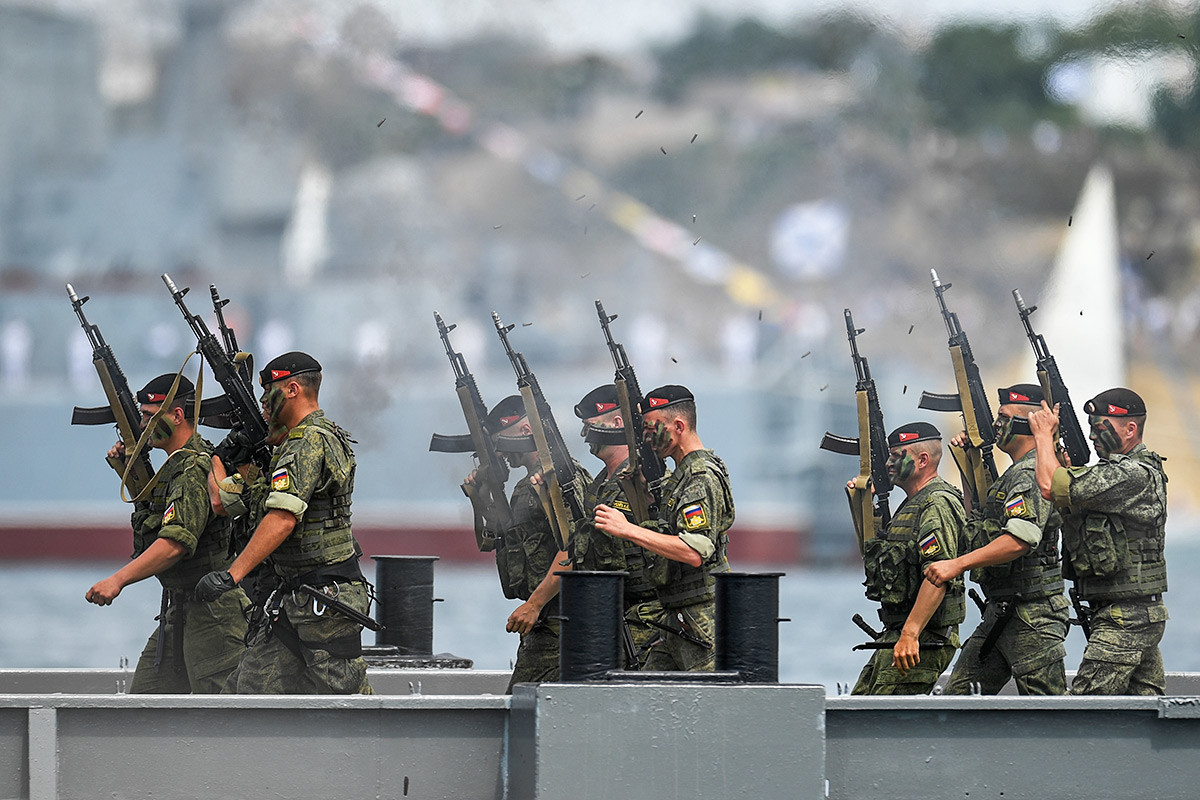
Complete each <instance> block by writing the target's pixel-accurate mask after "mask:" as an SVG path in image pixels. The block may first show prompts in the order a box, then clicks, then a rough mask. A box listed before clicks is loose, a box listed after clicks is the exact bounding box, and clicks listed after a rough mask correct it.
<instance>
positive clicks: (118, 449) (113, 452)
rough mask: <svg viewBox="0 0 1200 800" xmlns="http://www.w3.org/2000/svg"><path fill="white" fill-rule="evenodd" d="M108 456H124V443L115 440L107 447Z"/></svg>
mask: <svg viewBox="0 0 1200 800" xmlns="http://www.w3.org/2000/svg"><path fill="white" fill-rule="evenodd" d="M108 457H109V458H124V457H125V443H124V442H117V443H116V444H114V445H113V446H112V447H110V448H108Z"/></svg>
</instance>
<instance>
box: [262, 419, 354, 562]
mask: <svg viewBox="0 0 1200 800" xmlns="http://www.w3.org/2000/svg"><path fill="white" fill-rule="evenodd" d="M297 431H303V432H304V435H307V434H309V433H316V434H317V435H318V436H320V437H322V438H323V439H324V441H325V448H326V453H325V459H324V473H323V474H322V478H323V479H324V480H322V482H321V483H320V485H319V486H318V488H317V490H316V491H315V492H314V493H313V495H312V497H311V498H309V501H308V508H306V509H305V511H304V517H303V519H301V520H299V521H298V523H297V524H296V527H295V529H293V530H292V533H291V535H290V536H288V537H287V538H286V539H284V540H283V542H282V543H281V544H280V545H279V547H277V548H276V549H275V552H274V553H272V554H271V563H272V565H273V566H274V568H275V573H276V574H277V575H279V576H280V577H281V578H295V577H297V576H299V575H303V574H304V573H306V572H311V571H312V570H314V569H316V568H317V567H322V566H326V565H329V564H338V563H341V562H342V561H345V560H346V559H349V558H354V557H355V556H358V555H361V554H362V551H361V550H360V549H359V547H358V542H357V541H355V539H354V534H353V533H352V532H351V530H350V500H351V495H352V494H353V493H354V471H355V463H354V450H353V448H352V447H351V444H350V436H349V434H347V433H346V432H345V431H344V430H342V429H341V428H340V427H338V426H337V425H336V424H334V423H333V422H331V421H330V420H328V419H326V417H325V416H324V415H323V414H319V415H317V416H310V417H309V422H306V423H304V424H303V425H299V426H297V427H296V428H293V429H292V431H291V432H290V433H289V434H288V435H289V436H292V435H294V434H295V433H296V432H297ZM338 451H340V455H341V456H342V458H337V459H331V458H330V454H331V453H334V454H339V453H338ZM287 455H288V453H287V449H286V448H277V449H276V451H275V455H274V456H273V457H272V459H271V470H270V472H271V473H272V474H273V473H274V472H275V470H276V469H277V468H278V466H279V465H280V464H281V463H284V462H283V461H282V460H281V459H282V458H285V457H286V456H287Z"/></svg>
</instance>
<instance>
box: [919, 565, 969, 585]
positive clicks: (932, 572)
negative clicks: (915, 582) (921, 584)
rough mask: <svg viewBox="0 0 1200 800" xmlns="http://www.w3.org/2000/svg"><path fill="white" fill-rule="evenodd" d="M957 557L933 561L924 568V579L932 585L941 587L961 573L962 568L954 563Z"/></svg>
mask: <svg viewBox="0 0 1200 800" xmlns="http://www.w3.org/2000/svg"><path fill="white" fill-rule="evenodd" d="M956 562H957V559H949V560H947V561H935V562H933V563H932V564H930V565H929V566H928V567H926V568H925V580H927V581H929V582H930V583H932V584H933V585H934V586H937V587H939V588H940V587H941V586H943V585H945V584H946V583H949V582H950V581H952V580H954V579H955V578H957V577H958V576H959V575H962V572H963V571H962V569H961V568H960V567H959V566H958V564H957V563H956Z"/></svg>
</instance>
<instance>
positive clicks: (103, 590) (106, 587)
mask: <svg viewBox="0 0 1200 800" xmlns="http://www.w3.org/2000/svg"><path fill="white" fill-rule="evenodd" d="M124 588H125V587H124V586H122V585H121V582H120V581H118V580H117V579H116V578H113V577H108V578H105V579H104V580H102V581H100V582H99V583H97V584H96V585H95V586H93V587H92V588H90V589H88V591H87V594H86V595H84V599H85V600H87V601H88V602H89V603H95V604H96V605H98V606H110V605H112V601H113V600H115V599H116V597H117V595H119V594H120V593H121V590H122V589H124Z"/></svg>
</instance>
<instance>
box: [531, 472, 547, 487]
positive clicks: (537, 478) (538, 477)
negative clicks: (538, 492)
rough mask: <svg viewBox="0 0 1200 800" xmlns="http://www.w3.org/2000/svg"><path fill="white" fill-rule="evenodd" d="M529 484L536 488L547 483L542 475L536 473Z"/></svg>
mask: <svg viewBox="0 0 1200 800" xmlns="http://www.w3.org/2000/svg"><path fill="white" fill-rule="evenodd" d="M529 482H530V483H532V484H533V485H534V486H541V485H542V484H543V483H545V482H546V479H545V478H544V477H542V473H540V472H535V473H533V474H532V475H530V476H529Z"/></svg>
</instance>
